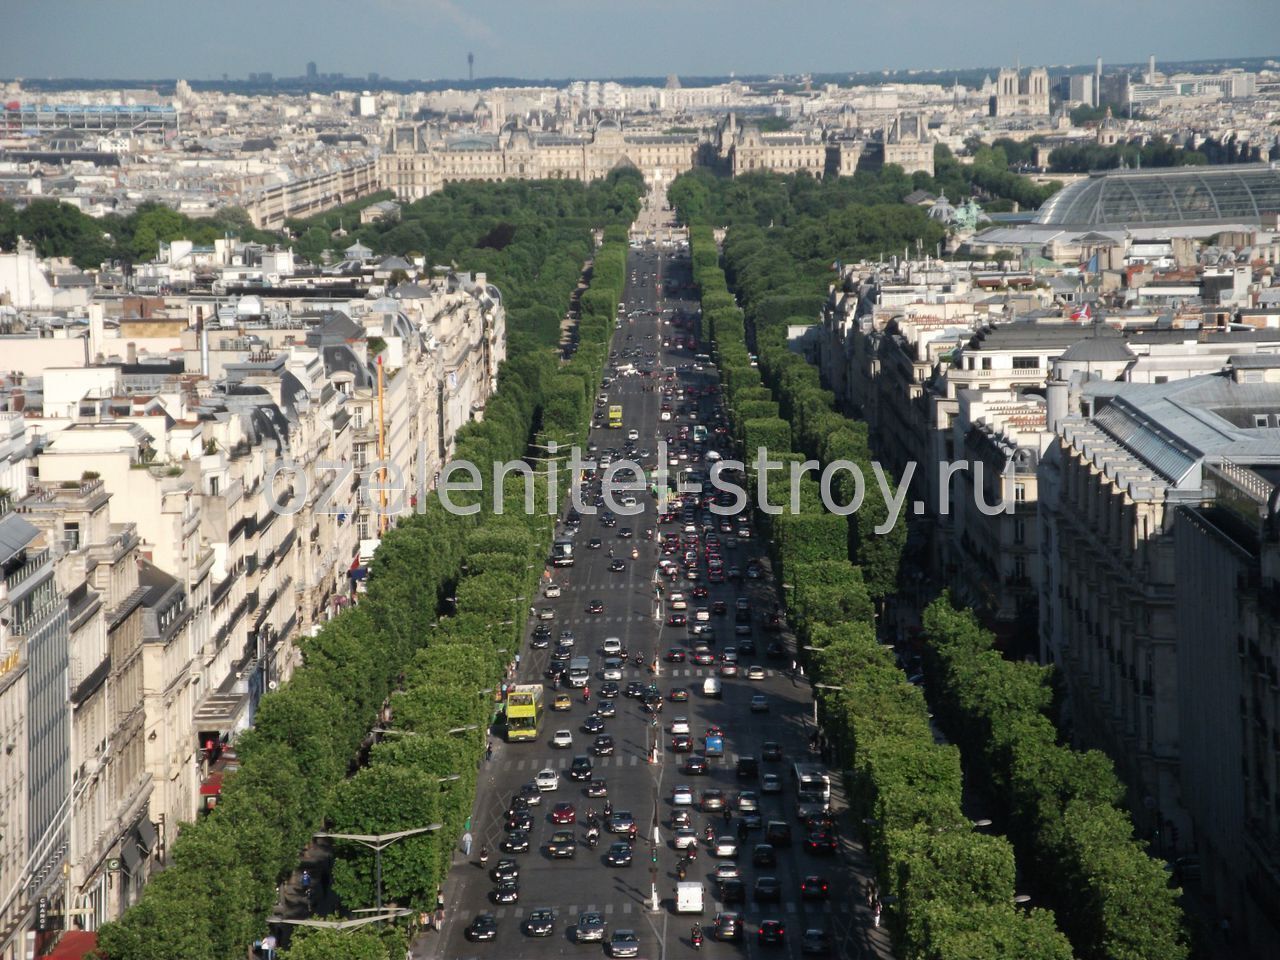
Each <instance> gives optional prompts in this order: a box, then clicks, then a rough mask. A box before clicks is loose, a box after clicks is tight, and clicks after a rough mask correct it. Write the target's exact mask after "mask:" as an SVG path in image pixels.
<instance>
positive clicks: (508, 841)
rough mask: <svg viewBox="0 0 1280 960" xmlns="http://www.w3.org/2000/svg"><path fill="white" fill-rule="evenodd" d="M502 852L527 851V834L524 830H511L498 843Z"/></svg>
mask: <svg viewBox="0 0 1280 960" xmlns="http://www.w3.org/2000/svg"><path fill="white" fill-rule="evenodd" d="M499 846H500V847H501V848H502V852H503V853H528V852H529V834H528V833H527V832H526V831H524V830H512V831H510V832H509V833H508V834H507V835H506V836H505V837H503V838H502V843H500V844H499Z"/></svg>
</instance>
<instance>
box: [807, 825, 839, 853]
mask: <svg viewBox="0 0 1280 960" xmlns="http://www.w3.org/2000/svg"><path fill="white" fill-rule="evenodd" d="M804 846H805V849H806V850H808V851H809V852H810V853H814V854H820V855H821V854H832V853H835V852H836V847H837V846H838V844H837V843H836V838H835V837H833V836H832V835H831V834H830V833H828V832H827V831H826V830H814V831H813V832H812V833H810V834H809V836H808V837H806V838H805V841H804Z"/></svg>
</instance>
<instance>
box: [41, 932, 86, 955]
mask: <svg viewBox="0 0 1280 960" xmlns="http://www.w3.org/2000/svg"><path fill="white" fill-rule="evenodd" d="M97 946H98V935H97V934H96V933H94V932H93V931H91V930H69V931H67V932H66V933H64V934H63V935H62V939H61V940H59V941H58V945H57V946H56V947H54V948H53V952H52V953H48V954H45V960H84V958H85V957H87V956H88V955H89V954H90V953H92V952H93V951H94V950H96V949H97Z"/></svg>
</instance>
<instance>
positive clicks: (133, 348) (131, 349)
mask: <svg viewBox="0 0 1280 960" xmlns="http://www.w3.org/2000/svg"><path fill="white" fill-rule="evenodd" d="M124 351H125V352H124V356H125V361H126V362H127V363H130V364H134V363H137V362H138V345H137V344H136V343H134V342H133V341H132V340H130V341H129V342H128V344H126V345H125V348H124Z"/></svg>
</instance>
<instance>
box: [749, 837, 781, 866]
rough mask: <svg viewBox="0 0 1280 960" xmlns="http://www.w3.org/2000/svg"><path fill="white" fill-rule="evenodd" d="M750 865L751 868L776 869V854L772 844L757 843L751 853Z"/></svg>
mask: <svg viewBox="0 0 1280 960" xmlns="http://www.w3.org/2000/svg"><path fill="white" fill-rule="evenodd" d="M751 865H752V866H753V867H776V866H777V865H778V852H777V851H776V850H775V849H774V847H773V844H772V843H757V844H756V845H755V848H754V849H753V850H752V851H751Z"/></svg>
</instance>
